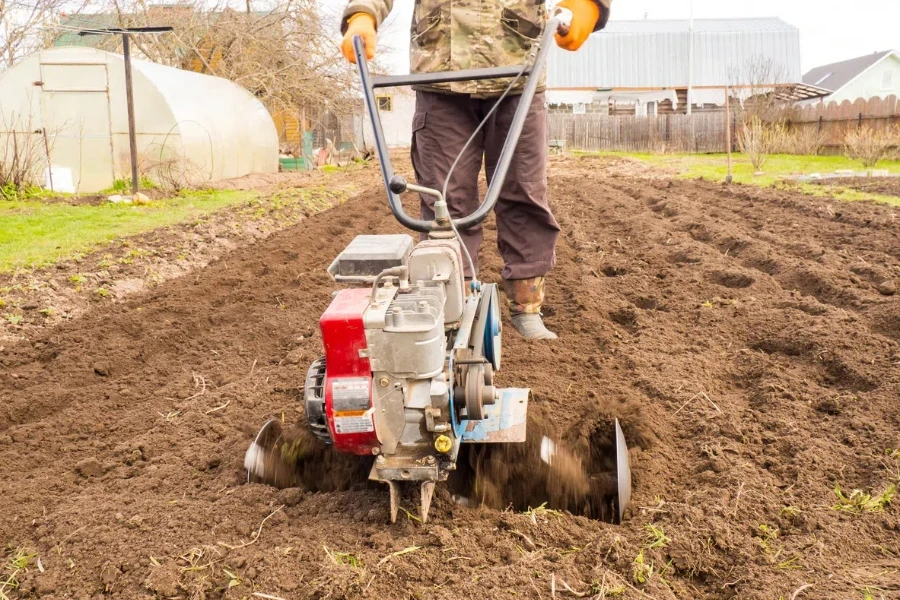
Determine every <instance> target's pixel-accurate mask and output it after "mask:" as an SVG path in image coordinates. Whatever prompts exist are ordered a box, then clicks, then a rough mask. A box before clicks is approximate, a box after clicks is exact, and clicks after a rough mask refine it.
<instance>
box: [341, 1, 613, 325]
mask: <svg viewBox="0 0 900 600" xmlns="http://www.w3.org/2000/svg"><path fill="white" fill-rule="evenodd" d="M393 2H394V0H350V1H349V3H348V5H347V9H346V10H345V11H344V17H343V20H342V24H341V32H342V33H343V34H344V40H343V44H342V46H341V50H342V52H343V54H344V56H345V57H346V58H347V59H348V60H349V61H350V62H356V58H355V55H354V53H353V38H354V36H357V35H359V36H362V38H363V40H364V41H365V45H366V56H367V58H368V59H372V58H374V56H375V36H376V31H377V29H378V27H379V26H380V25H381V23H382V22H384V20H385V18H387V16H388V14H389V13H390V11H391V8H392V7H393ZM611 3H612V0H562V2H560V3H559V4H558V5H557V6H559V7H562V8H567V9H569V10H570V11H572V17H573V18H572V24H571V26H570V28H569V31H568V33H567V34H566V35H565V36H562V35H560V34H559V33H557V34H556V43H557V44H558V45H559V46H560V47H561V48H564V49H566V50H571V51H575V50H578V48H580V47H581V45H582V44H584V42H585V41H586V40H587V38H588V36H590V34H591V33H593V32H595V31H598V30H600V29H602V28H603V27H604V26H605V25H606V22H607V20H608V19H609V10H610V4H611ZM546 21H547V8H546V3H545V0H415V8H414V11H413V20H412V27H411V30H410V34H411V44H410V62H411V67H412V71H413V72H414V73H430V72H437V71H458V70H462V69H482V68H489V67H502V66H513V65H522V64H524V63H525V61H526V59H527V57H528V54H529V53H530V52H531V50H532V47H533V46H534V44H535V43H536V42H537V41H539V40H540V37H541V33H542V31H543V28H544V25H545V23H546ZM540 76H541V78H542V80H541V85H540V86H539V88H538V93H537V94H535V97H534V101H533V103H532V105H531V107H530V109H529V114H528V119H527V120H526V124H525V128H524V130H523V131H522V135H521V138H520V139H519V145H518V147H517V150H516V153H515V156H514V157H513V162H512V165H511V167H510V170H509V174H508V175H507V179H506V182H505V183H504V186H503V189H502V192H501V194H500V199H499V201H498V202H497V207H496V209H495V212H496V215H497V246H498V249H499V250H500V255H501V256H502V257H503V261H504V268H503V271H502V273H501V277H502V278H503V284H504V285H503V287H504V289H505V291H506V295H507V297H508V299H509V302H510V312H511V314H512V323H513V326H514V327H515V328H516V330H517V331H518V332H519V333H520V334H522V336H524V337H525V338H527V339H539V340H547V339H556V334H554V333H552V332H551V331H548V330H547V328H546V327H545V326H544V323H543V320H542V317H541V306H542V304H543V301H544V277H545V275H546V274H547V272H548V271H550V269H551V268H553V266H554V264H555V262H556V252H555V249H556V240H557V238H558V237H559V225H558V224H557V222H556V219H555V218H554V217H553V214H552V213H551V212H550V207H549V206H548V204H547V152H548V148H547V146H548V144H547V111H546V107H545V105H544V87H545V85H544V83H545V74H543V73H542V74H541V75H540ZM509 84H510V80H493V81H478V82H460V83H449V84H440V85H435V86H429V87H417V88H416V112H415V115H414V117H413V139H412V163H413V168H414V169H415V172H416V179H417V181H418V183H419V185H422V186H425V187H429V188H433V189H439V190H440V189H443V187H444V182H445V180H446V178H447V173H448V171H449V170H450V166H451V165H452V164H453V161H454V160H455V159H456V157H457V156H458V155H459V153H460V151H462V149H463V147H464V146H465V144H466V141H467V140H468V139H469V137H470V136H471V135H472V133H473V132H474V131H475V129H476V128H477V127H478V124H479V123H480V122H481V121H482V119H484V117H485V116H486V115H487V113H488V112H489V111H490V110H491V108H493V106H494V104H495V103H496V102H497V98H499V97H500V96H501V95H502V94H503V92H504V91H505V90H506V88H507V86H509ZM524 85H525V82H524V81H519V82H518V83H517V84H516V86H515V87H514V88H513V91H512V92H511V93H510V95H509V96H507V98H506V99H505V100H504V101H503V103H502V104H501V105H500V106H499V107H498V108H497V111H496V112H495V113H494V114H493V115H492V117H491V118H490V120H489V121H488V122H487V123H486V125H485V127H484V128H483V129H482V130H481V132H480V133H479V135H478V136H477V137H476V139H475V140H474V141H473V143H472V144H471V145H470V146H469V148H468V150H467V151H466V154H465V155H464V156H463V157H462V159H461V160H460V162H459V164H458V165H457V167H456V170H455V171H454V172H453V175H452V179H451V181H450V185H449V186H448V188H447V203H448V205H449V208H450V213H451V215H452V216H453V217H454V218H459V217H461V216H465V215H468V214H471V213H472V212H474V211H475V210H476V208H477V207H478V204H479V201H480V200H479V193H478V174H479V173H480V171H481V164H482V162H484V165H485V171H486V173H487V177H488V180H490V179H491V177H492V176H493V173H494V168H495V167H496V165H497V162H498V161H499V158H500V151H501V149H502V148H503V142H504V140H505V139H506V136H507V133H508V132H509V128H510V124H511V122H512V119H513V115H514V114H515V112H516V108H517V107H518V104H519V98H520V94H521V91H522V89H523V88H524ZM432 205H433V198H431V197H430V196H422V197H421V210H422V218H423V219H433V218H434V212H433V211H432V209H431V206H432ZM461 233H462V236H463V241H464V242H465V244H466V247H467V248H468V249H469V252H470V253H471V255H472V257H473V260H476V261H477V256H478V248H479V246H480V245H481V240H482V229H481V227H476V228H472V229H469V230H468V231H464V232H461ZM476 265H477V262H476ZM466 268H467V272H466V276H467V277H471V276H473V275H474V274H473V273H469V272H468V266H467V267H466ZM476 268H477V267H476Z"/></svg>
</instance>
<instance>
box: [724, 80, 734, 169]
mask: <svg viewBox="0 0 900 600" xmlns="http://www.w3.org/2000/svg"><path fill="white" fill-rule="evenodd" d="M729 96H730V94H729V90H728V88H727V87H726V88H725V144H726V145H727V146H728V175H726V176H725V183H731V182H732V181H733V180H734V178H733V177H732V175H731V98H730V97H729Z"/></svg>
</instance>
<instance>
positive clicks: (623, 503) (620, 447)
mask: <svg viewBox="0 0 900 600" xmlns="http://www.w3.org/2000/svg"><path fill="white" fill-rule="evenodd" d="M616 479H617V480H618V487H619V490H618V491H619V494H618V502H617V504H618V506H619V513H618V517H619V523H621V522H622V519H624V518H625V511H626V510H627V509H628V505H629V504H631V460H630V459H629V458H628V445H627V444H626V443H625V434H624V433H623V432H622V426H621V425H619V420H618V419H616Z"/></svg>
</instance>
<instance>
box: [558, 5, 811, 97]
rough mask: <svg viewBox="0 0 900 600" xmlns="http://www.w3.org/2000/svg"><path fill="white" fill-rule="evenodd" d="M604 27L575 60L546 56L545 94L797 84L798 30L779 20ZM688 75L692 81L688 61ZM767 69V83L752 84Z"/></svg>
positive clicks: (566, 54)
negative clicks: (572, 91)
mask: <svg viewBox="0 0 900 600" xmlns="http://www.w3.org/2000/svg"><path fill="white" fill-rule="evenodd" d="M690 24H691V22H690V21H688V20H685V19H678V20H671V19H670V20H644V21H610V22H609V25H608V26H607V27H606V29H604V30H603V31H601V32H599V33H597V34H596V35H592V36H591V37H590V38H589V39H588V41H587V42H586V43H585V45H584V47H583V48H582V49H581V50H580V51H579V52H565V51H561V50H557V49H556V48H555V47H554V48H553V49H551V51H550V57H549V64H548V87H549V88H550V89H585V88H594V89H597V88H601V89H603V88H618V89H663V88H669V89H670V88H685V87H688V85H689V84H691V83H692V85H693V86H694V87H724V86H726V85H740V84H744V83H766V84H768V83H772V84H776V83H781V84H784V83H794V84H796V83H799V82H800V80H801V78H802V73H803V72H802V71H801V69H800V30H799V29H797V28H796V27H794V26H793V25H791V24H789V23H786V22H784V21H782V20H781V19H778V18H761V19H696V20H695V21H694V34H693V35H691V29H690ZM692 56H693V65H694V72H693V76H692V74H691V68H690V65H691V57H692ZM763 66H768V67H769V68H768V69H767V71H768V74H769V75H771V78H772V81H766V82H755V81H753V82H751V81H749V80H750V79H755V78H758V77H759V76H761V75H762V74H761V73H760V74H759V75H758V76H757V75H755V73H757V71H759V70H760V69H759V68H757V67H763Z"/></svg>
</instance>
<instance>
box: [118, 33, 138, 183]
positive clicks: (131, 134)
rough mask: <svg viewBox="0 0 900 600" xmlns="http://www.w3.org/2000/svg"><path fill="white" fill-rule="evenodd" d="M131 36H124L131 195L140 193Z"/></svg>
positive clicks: (123, 49) (125, 34) (124, 34)
mask: <svg viewBox="0 0 900 600" xmlns="http://www.w3.org/2000/svg"><path fill="white" fill-rule="evenodd" d="M128 36H129V34H127V33H123V34H122V51H123V54H124V56H125V100H126V102H127V103H128V145H129V146H130V147H131V195H132V196H136V195H137V193H138V164H137V135H136V134H135V127H134V90H133V89H132V86H131V45H130V43H129V40H128Z"/></svg>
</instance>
